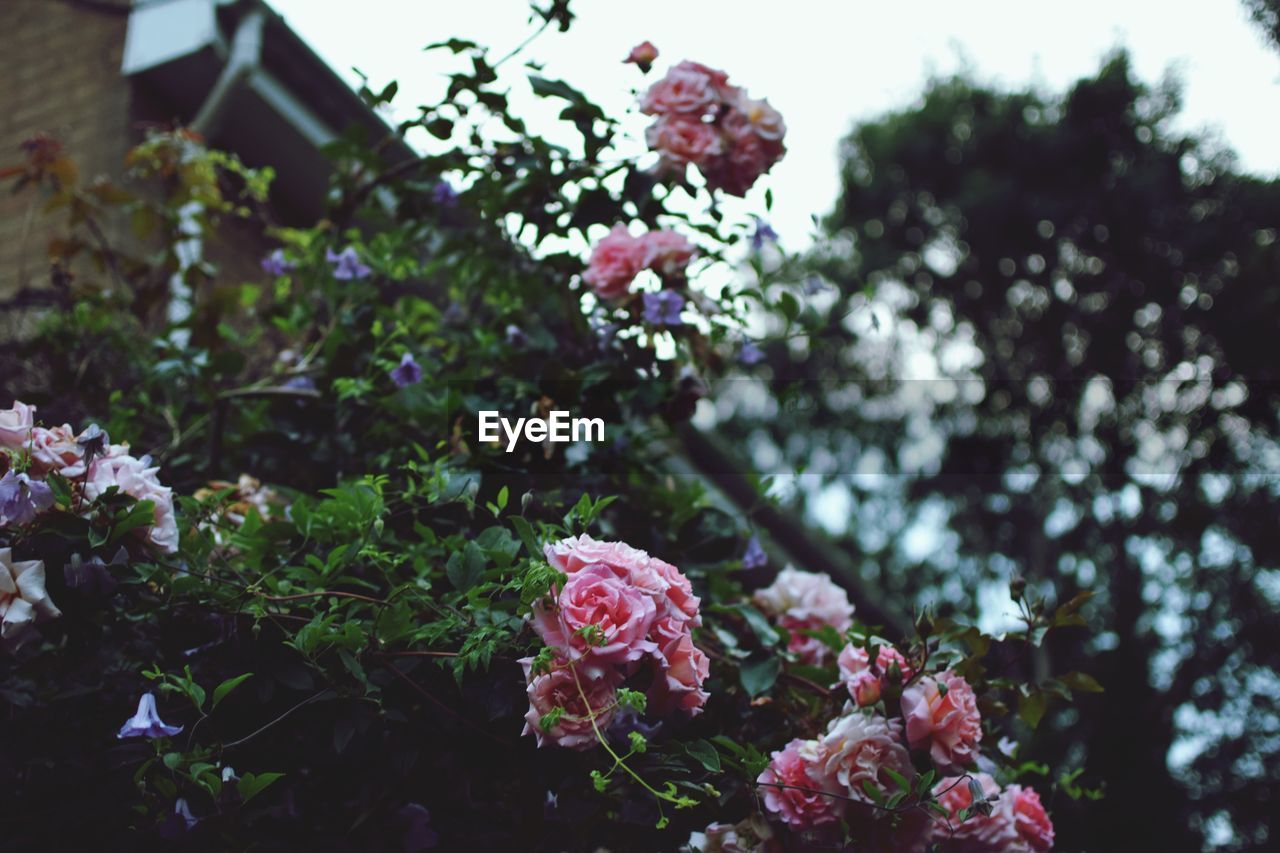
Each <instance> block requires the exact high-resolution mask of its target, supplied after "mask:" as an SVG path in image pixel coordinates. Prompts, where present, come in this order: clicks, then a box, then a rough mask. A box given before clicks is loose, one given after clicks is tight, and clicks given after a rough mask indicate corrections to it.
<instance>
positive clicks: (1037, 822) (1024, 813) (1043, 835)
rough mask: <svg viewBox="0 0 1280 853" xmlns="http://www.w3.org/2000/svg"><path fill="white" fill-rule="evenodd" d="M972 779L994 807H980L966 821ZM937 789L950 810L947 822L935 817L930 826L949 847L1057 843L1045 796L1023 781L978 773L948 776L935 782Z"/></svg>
mask: <svg viewBox="0 0 1280 853" xmlns="http://www.w3.org/2000/svg"><path fill="white" fill-rule="evenodd" d="M970 779H973V780H976V781H977V783H978V785H979V786H980V787H981V788H982V793H983V798H984V799H985V800H986V801H987V803H988V804H989V805H990V806H991V813H990V814H983V813H980V812H979V813H975V814H972V815H970V816H969V817H968V819H967V820H964V821H961V820H960V819H959V815H960V812H961V811H963V810H964V809H967V808H969V807H970V806H972V805H973V791H972V790H970V787H969V781H970ZM933 793H934V796H935V797H936V798H937V800H938V804H939V805H941V806H942V807H943V808H945V809H946V810H947V812H948V814H949V817H948V819H947V821H946V822H945V823H942V822H940V823H935V824H933V825H932V826H931V827H930V830H929V835H930V836H931V837H932V839H933V841H934V842H935V843H937V844H938V845H939V846H940V847H941V848H942V849H943V850H947V851H954V853H968V851H973V853H984V851H1000V853H1040V851H1045V850H1049V849H1051V848H1052V847H1053V822H1052V821H1051V820H1049V814H1048V813H1047V812H1046V811H1045V810H1044V804H1043V803H1041V802H1040V795H1039V794H1037V793H1036V792H1035V791H1033V790H1032V789H1031V788H1024V787H1023V786H1022V785H1009V786H1007V787H1005V788H1001V787H1000V786H999V785H998V784H997V783H996V781H995V780H994V779H992V778H991V776H990V775H989V774H987V773H974V774H972V775H971V777H969V778H965V777H963V776H956V777H952V778H949V779H943V780H942V781H940V782H939V783H938V784H937V785H935V786H934V789H933Z"/></svg>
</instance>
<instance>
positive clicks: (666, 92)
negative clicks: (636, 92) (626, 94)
mask: <svg viewBox="0 0 1280 853" xmlns="http://www.w3.org/2000/svg"><path fill="white" fill-rule="evenodd" d="M640 111H641V112H643V113H645V114H646V115H651V116H657V121H655V122H654V123H653V125H651V126H650V127H649V129H648V131H647V133H646V138H647V141H648V144H649V147H650V148H652V149H654V150H655V151H657V152H658V153H659V155H660V158H661V159H660V161H659V168H660V170H662V171H666V172H670V173H673V174H676V175H677V176H680V177H683V176H684V173H685V169H686V167H687V166H688V165H689V164H693V165H694V166H697V167H698V170H699V171H701V172H702V175H703V177H704V178H705V179H706V181H707V186H708V187H709V188H711V189H720V190H723V191H725V192H726V193H729V194H730V195H736V196H744V195H746V193H747V190H749V189H751V186H752V185H753V184H754V183H755V182H756V180H757V179H758V178H759V177H760V176H761V175H763V174H764V173H765V172H767V171H769V169H771V168H772V167H773V164H774V163H776V162H778V160H779V159H781V158H782V155H783V153H784V152H785V151H786V149H785V148H784V147H783V144H782V138H783V136H785V135H786V132H787V127H786V125H785V124H784V123H783V121H782V116H780V115H779V114H778V111H777V110H775V109H774V108H773V107H771V106H769V103H768V101H765V100H755V99H753V98H751V97H749V96H748V95H747V93H746V92H745V91H743V90H742V89H741V88H739V87H737V86H731V85H729V78H728V76H727V75H726V74H725V73H724V72H723V71H717V70H715V69H714V68H708V67H707V66H705V65H702V64H700V63H697V62H689V61H685V62H681V63H680V64H679V65H676V66H675V67H673V68H672V69H671V70H669V71H668V72H667V74H666V76H665V77H663V78H662V79H661V80H659V81H657V82H656V83H654V84H653V86H651V87H650V88H649V91H648V92H646V93H645V95H644V97H643V99H642V100H641V102H640Z"/></svg>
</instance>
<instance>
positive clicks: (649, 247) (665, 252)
mask: <svg viewBox="0 0 1280 853" xmlns="http://www.w3.org/2000/svg"><path fill="white" fill-rule="evenodd" d="M642 239H643V240H644V265H645V266H646V267H648V268H649V269H651V270H653V271H654V272H656V273H658V274H659V275H662V276H666V277H671V276H675V275H684V269H685V267H687V266H689V261H691V260H693V255H694V248H693V244H692V243H690V242H689V241H688V240H686V239H685V238H684V236H683V235H680V234H677V233H676V232H674V231H668V230H666V229H662V230H660V231H650V232H649V233H648V234H646V235H644V237H643V238H642Z"/></svg>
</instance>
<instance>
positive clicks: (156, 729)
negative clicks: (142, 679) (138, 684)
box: [116, 693, 182, 739]
mask: <svg viewBox="0 0 1280 853" xmlns="http://www.w3.org/2000/svg"><path fill="white" fill-rule="evenodd" d="M181 731H182V726H166V725H165V724H164V721H163V720H161V719H160V712H159V711H157V710H156V697H155V694H154V693H143V694H142V698H141V699H139V700H138V711H137V713H135V714H134V715H133V716H132V717H130V718H129V719H128V720H126V721H125V724H124V725H123V726H121V727H120V731H118V732H116V737H117V738H120V739H124V738H127V737H146V738H158V737H173V736H174V735H176V734H178V733H179V732H181Z"/></svg>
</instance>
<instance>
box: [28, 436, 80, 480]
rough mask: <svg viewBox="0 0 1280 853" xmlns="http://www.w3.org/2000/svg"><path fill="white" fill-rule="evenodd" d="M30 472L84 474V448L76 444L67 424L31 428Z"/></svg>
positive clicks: (39, 473) (38, 473)
mask: <svg viewBox="0 0 1280 853" xmlns="http://www.w3.org/2000/svg"><path fill="white" fill-rule="evenodd" d="M28 447H29V449H30V451H31V473H32V474H35V475H37V476H41V477H43V476H44V475H46V474H48V473H49V472H50V471H57V472H58V473H59V474H61V475H62V476H64V477H68V478H75V477H82V476H84V450H83V449H82V448H81V447H80V445H78V444H76V434H75V432H74V431H72V429H71V426H70V425H69V424H63V425H62V426H58V427H53V428H51V429H45V428H44V427H35V428H34V429H32V430H31V442H30V444H29V445H28Z"/></svg>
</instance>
